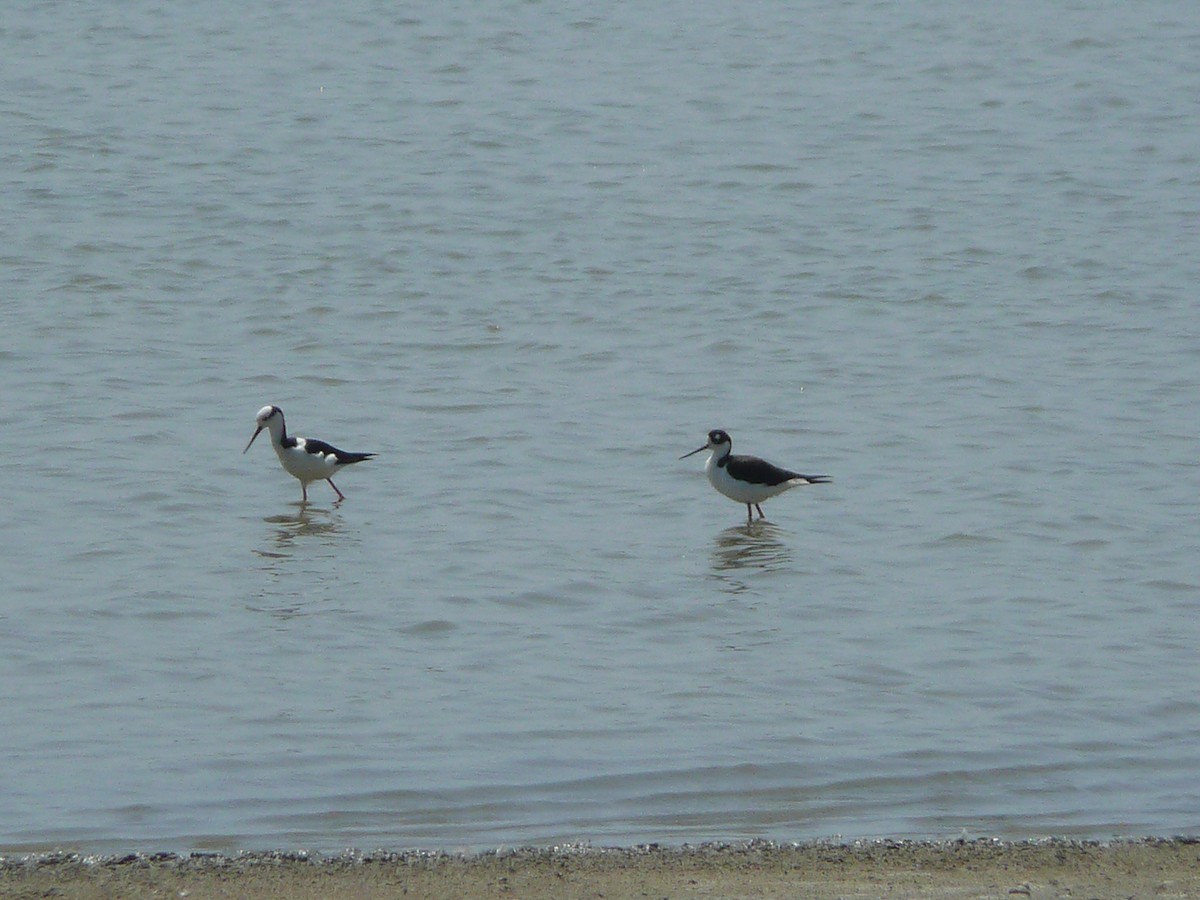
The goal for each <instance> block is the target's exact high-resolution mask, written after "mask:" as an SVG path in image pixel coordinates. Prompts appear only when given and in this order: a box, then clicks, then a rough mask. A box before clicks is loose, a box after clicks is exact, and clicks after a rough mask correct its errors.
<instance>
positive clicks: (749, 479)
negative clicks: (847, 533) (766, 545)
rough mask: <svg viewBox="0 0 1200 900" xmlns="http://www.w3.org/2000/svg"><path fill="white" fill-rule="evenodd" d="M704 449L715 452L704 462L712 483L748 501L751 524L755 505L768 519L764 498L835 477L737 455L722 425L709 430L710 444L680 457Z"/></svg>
mask: <svg viewBox="0 0 1200 900" xmlns="http://www.w3.org/2000/svg"><path fill="white" fill-rule="evenodd" d="M701 450H711V451H712V455H711V456H709V458H708V462H707V463H705V464H704V474H705V475H707V476H708V480H709V481H710V482H711V483H712V486H713V487H715V488H716V489H717V490H718V491H720V492H721V493H722V494H724V495H725V496H726V497H728V498H729V499H730V500H736V501H737V502H738V503H745V504H746V523H747V524H749V523H750V522H751V521H752V519H753V516H752V515H751V511H750V507H751V505H753V507H754V508H755V509H757V510H758V517H759V518H760V519H765V518H766V516H764V515H763V511H762V507H761V506H759V504H760V503H762V502H763V501H764V500H768V499H770V498H771V497H774V496H775V495H776V494H782V493H783V492H784V491H787V490H791V489H792V488H794V487H800V486H801V485H804V484H825V483H827V482H829V481H832V480H833V479H832V478H830V477H829V476H828V475H801V474H799V473H797V472H789V471H788V470H787V469H781V468H779V466H776V465H774V464H772V463H769V462H767V461H766V460H765V459H759V458H758V457H757V456H734V455H733V453H732V452H731V451H732V450H733V438H731V437H730V436H729V434H728V432H725V431H722V430H721V429H720V428H715V429H713V430H712V431H710V432H709V433H708V443H707V444H705V445H704V446H703V447H697V448H696V449H695V450H693V451H692V452H691V453H685V454H683V456H681V457H679V458H680V459H687V458H688V457H689V456H692V455H694V454H696V453H699V452H700V451H701Z"/></svg>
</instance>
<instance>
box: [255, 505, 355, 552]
mask: <svg viewBox="0 0 1200 900" xmlns="http://www.w3.org/2000/svg"><path fill="white" fill-rule="evenodd" d="M263 521H264V522H266V523H267V524H268V525H271V526H273V528H274V531H273V533H272V534H271V538H272V542H271V545H270V546H267V547H264V548H263V549H261V550H257V551H255V552H256V553H258V555H259V556H264V557H267V558H268V559H278V558H280V557H284V556H291V555H292V544H293V542H295V541H298V540H302V539H304V538H310V537H328V536H330V535H333V534H336V533H337V532H338V531H339V529H340V528H341V521H340V520H339V519H338V518H337V516H335V515H334V514H333V513H331V512H325V511H322V510H319V509H314V508H313V507H311V506H305V505H303V504H301V506H300V508H299V509H298V510H297V511H296V512H294V513H284V514H283V515H278V516H267V517H266V518H264V519H263Z"/></svg>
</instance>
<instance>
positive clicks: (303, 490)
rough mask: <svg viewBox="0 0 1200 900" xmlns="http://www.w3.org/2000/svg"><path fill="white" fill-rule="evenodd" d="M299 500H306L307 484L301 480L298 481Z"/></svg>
mask: <svg viewBox="0 0 1200 900" xmlns="http://www.w3.org/2000/svg"><path fill="white" fill-rule="evenodd" d="M300 502H301V503H307V502H308V485H307V484H305V483H304V482H303V481H302V482H300Z"/></svg>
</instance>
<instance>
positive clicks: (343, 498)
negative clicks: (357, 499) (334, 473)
mask: <svg viewBox="0 0 1200 900" xmlns="http://www.w3.org/2000/svg"><path fill="white" fill-rule="evenodd" d="M325 480H326V481H328V482H329V486H330V487H331V488H333V492H334V493H335V494H337V495H338V499H339V500H345V499H346V495H345V494H343V493H342V492H341V491H339V490H338V487H337V485H336V484H334V483H333V479H332V478H326V479H325Z"/></svg>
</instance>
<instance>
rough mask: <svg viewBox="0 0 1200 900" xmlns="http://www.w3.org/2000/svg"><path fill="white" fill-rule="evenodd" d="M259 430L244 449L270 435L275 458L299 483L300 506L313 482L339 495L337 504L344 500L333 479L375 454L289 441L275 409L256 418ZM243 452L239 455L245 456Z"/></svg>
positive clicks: (280, 414)
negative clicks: (324, 483)
mask: <svg viewBox="0 0 1200 900" xmlns="http://www.w3.org/2000/svg"><path fill="white" fill-rule="evenodd" d="M255 423H256V424H257V425H258V428H256V429H255V430H254V434H253V435H252V436H251V438H250V443H249V444H247V445H246V450H249V449H250V444H253V443H254V439H255V438H256V437H258V435H259V434H260V433H261V432H262V430H263V429H264V428H265V429H267V430H268V431H269V432H270V433H271V444H272V445H273V446H274V447H275V455H276V456H278V457H279V462H280V463H281V464H282V465H283V468H284V469H286V470H287V472H288V474H289V475H291V476H292V477H293V478H296V479H298V480H299V481H300V490H301V492H302V493H301V502H302V503H307V502H308V486H309V484H311V483H312V482H314V481H320V480H322V479H323V480H325V481H328V482H329V486H330V487H331V488H333V491H334V493H335V494H337V495H338V498H337V502H338V503H340V502H341V501H343V500H345V499H346V495H345V494H343V493H342V492H341V491H339V490H338V486H337V485H336V484H334V483H333V477H332V476H333V475H334V474H335V473H337V472H338V471H340V470H341V469H344V468H345V467H346V466H350V465H353V464H354V463H360V462H362V461H363V460H367V459H370V458H371V457H373V456H375V455H376V454H374V453H348V452H346V451H345V450H339V449H338V448H337V447H334V446H333V445H332V444H327V443H325V442H324V441H318V440H316V439H315V438H302V437H289V436H288V433H287V425H286V424H285V423H284V421H283V410H282V409H280V408H279V407H278V406H264V407H263V408H262V409H260V410H259V411H258V415H257V416H255ZM246 450H243V451H242V453H245V452H246Z"/></svg>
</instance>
